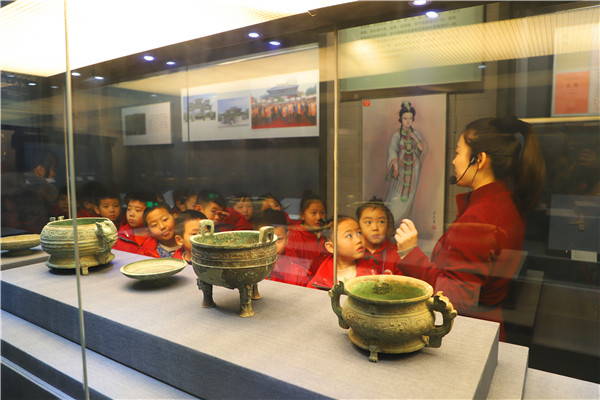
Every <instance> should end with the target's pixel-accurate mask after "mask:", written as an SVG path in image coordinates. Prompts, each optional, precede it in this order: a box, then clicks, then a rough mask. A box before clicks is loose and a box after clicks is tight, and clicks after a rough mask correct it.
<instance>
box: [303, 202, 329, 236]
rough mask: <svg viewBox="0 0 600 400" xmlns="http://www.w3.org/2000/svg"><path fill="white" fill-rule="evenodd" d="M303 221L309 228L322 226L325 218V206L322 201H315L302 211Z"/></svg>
mask: <svg viewBox="0 0 600 400" xmlns="http://www.w3.org/2000/svg"><path fill="white" fill-rule="evenodd" d="M300 218H301V219H302V223H303V224H304V225H306V226H307V227H309V228H315V229H317V228H320V227H321V220H322V219H324V218H325V206H324V205H323V203H322V202H320V201H313V202H312V203H310V205H309V206H308V207H307V208H306V210H304V211H300Z"/></svg>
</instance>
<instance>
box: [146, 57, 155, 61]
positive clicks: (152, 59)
mask: <svg viewBox="0 0 600 400" xmlns="http://www.w3.org/2000/svg"><path fill="white" fill-rule="evenodd" d="M144 60H146V61H154V56H144Z"/></svg>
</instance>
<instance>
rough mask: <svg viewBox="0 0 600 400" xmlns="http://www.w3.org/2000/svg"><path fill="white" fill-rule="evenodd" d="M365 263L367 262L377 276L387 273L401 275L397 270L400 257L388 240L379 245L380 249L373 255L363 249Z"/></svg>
mask: <svg viewBox="0 0 600 400" xmlns="http://www.w3.org/2000/svg"><path fill="white" fill-rule="evenodd" d="M364 258H365V261H367V262H369V263H370V265H371V267H372V268H373V269H374V270H375V271H376V272H377V274H384V273H385V271H389V273H392V274H394V275H398V274H400V275H401V272H400V270H399V269H398V264H399V263H400V256H399V255H398V247H396V244H395V243H393V242H391V241H390V240H386V241H385V242H383V243H382V244H381V247H380V248H379V249H377V251H375V252H374V253H371V251H370V250H369V249H367V248H366V247H365V257H364Z"/></svg>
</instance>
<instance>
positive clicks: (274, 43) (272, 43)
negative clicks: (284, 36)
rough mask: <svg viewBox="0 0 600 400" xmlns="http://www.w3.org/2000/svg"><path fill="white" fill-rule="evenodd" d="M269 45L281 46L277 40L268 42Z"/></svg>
mask: <svg viewBox="0 0 600 400" xmlns="http://www.w3.org/2000/svg"><path fill="white" fill-rule="evenodd" d="M269 44H270V45H271V46H281V42H280V41H278V40H271V41H270V42H269Z"/></svg>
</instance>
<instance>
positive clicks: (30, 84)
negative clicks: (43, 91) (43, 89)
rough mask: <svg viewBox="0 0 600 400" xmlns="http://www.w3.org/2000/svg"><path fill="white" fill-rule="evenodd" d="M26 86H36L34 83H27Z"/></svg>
mask: <svg viewBox="0 0 600 400" xmlns="http://www.w3.org/2000/svg"><path fill="white" fill-rule="evenodd" d="M28 85H29V86H36V85H37V83H34V82H29V83H28Z"/></svg>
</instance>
